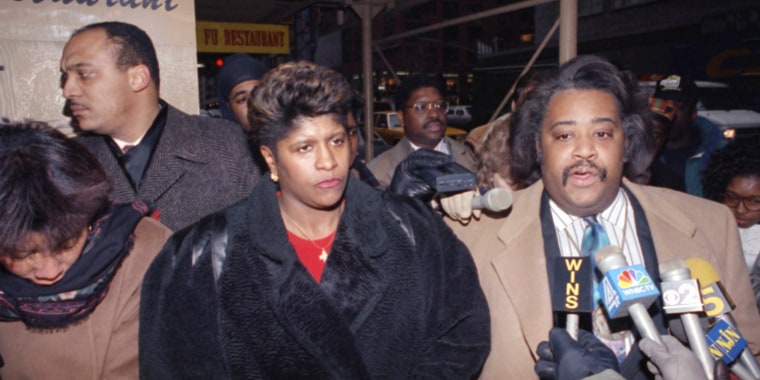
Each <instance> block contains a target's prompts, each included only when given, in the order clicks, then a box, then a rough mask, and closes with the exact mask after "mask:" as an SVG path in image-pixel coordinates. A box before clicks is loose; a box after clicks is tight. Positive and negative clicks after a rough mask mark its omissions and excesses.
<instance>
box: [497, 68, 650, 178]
mask: <svg viewBox="0 0 760 380" xmlns="http://www.w3.org/2000/svg"><path fill="white" fill-rule="evenodd" d="M566 90H600V91H604V92H606V93H609V94H610V95H612V96H613V97H614V98H615V102H616V103H617V106H618V111H619V112H620V119H621V121H622V124H623V134H624V135H625V141H626V146H625V153H624V161H625V163H626V171H627V172H628V171H630V172H633V173H636V172H641V171H643V170H645V168H646V167H647V166H648V165H649V163H650V161H651V158H652V150H653V147H654V142H653V137H652V134H651V131H650V129H649V124H647V122H646V121H645V120H644V117H643V115H644V114H645V110H646V96H645V93H644V92H643V91H641V90H640V89H639V86H638V82H637V81H636V78H635V76H634V75H633V73H631V72H629V71H625V70H620V69H618V67H616V66H615V65H614V64H612V63H610V62H609V61H608V60H606V59H604V58H601V57H597V56H593V55H584V56H578V57H576V58H574V59H572V60H570V61H568V62H566V63H565V64H563V65H562V66H560V68H559V69H558V71H557V72H556V73H555V74H554V75H543V76H542V78H541V80H540V81H539V83H538V84H537V85H536V87H535V88H533V90H531V91H529V92H528V94H527V95H526V97H525V101H524V102H523V103H522V104H521V105H520V106H519V107H518V108H517V110H516V111H515V114H514V115H513V116H512V117H511V118H510V119H511V124H510V125H511V127H510V128H511V130H510V137H509V145H510V148H511V150H512V179H513V180H514V181H516V182H517V183H519V184H521V185H522V186H529V185H531V184H533V183H534V182H536V181H537V180H538V179H539V178H541V166H540V165H541V160H540V155H539V154H538V152H537V150H536V143H537V142H538V141H539V139H540V137H541V123H542V121H543V118H544V115H545V114H546V111H547V108H548V106H549V102H550V101H551V99H552V97H553V96H554V95H556V94H557V93H559V92H562V91H566Z"/></svg>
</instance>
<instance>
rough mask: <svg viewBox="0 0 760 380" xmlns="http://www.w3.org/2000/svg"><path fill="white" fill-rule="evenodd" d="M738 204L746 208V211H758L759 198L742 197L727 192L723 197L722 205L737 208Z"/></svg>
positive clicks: (759, 206)
mask: <svg viewBox="0 0 760 380" xmlns="http://www.w3.org/2000/svg"><path fill="white" fill-rule="evenodd" d="M739 202H741V203H743V204H744V207H745V208H747V210H750V211H760V197H757V196H755V197H742V196H739V195H737V194H734V193H732V192H730V191H727V192H726V195H725V197H724V198H723V203H725V204H726V206H728V207H731V208H736V207H739Z"/></svg>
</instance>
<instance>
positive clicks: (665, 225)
mask: <svg viewBox="0 0 760 380" xmlns="http://www.w3.org/2000/svg"><path fill="white" fill-rule="evenodd" d="M625 184H626V186H627V187H628V188H629V189H630V190H631V192H632V193H633V195H634V197H635V198H636V199H637V200H638V201H639V203H640V204H641V207H642V208H643V210H644V213H645V214H646V218H647V222H648V224H649V228H650V230H651V233H652V236H653V241H654V246H655V250H656V253H657V259H658V262H664V261H667V260H671V259H674V258H684V259H685V258H689V257H699V258H703V259H706V260H708V261H710V262H711V263H712V264H713V266H714V267H715V269H716V270H717V271H718V273H719V275H720V277H721V281H722V283H723V285H724V286H725V287H726V289H727V292H728V293H729V294H730V295H731V297H733V299H734V301H735V303H736V310H734V312H733V313H732V315H733V316H734V318H735V320H736V322H737V324H738V326H739V329H740V331H741V332H742V334H743V335H744V337H745V338H746V339H747V340H748V341H749V342H750V347H751V349H752V352H753V353H755V354H757V353H758V351H760V345H759V344H760V315H758V311H757V308H756V307H755V303H754V301H755V298H754V296H753V293H752V288H751V286H750V282H749V274H748V272H747V265H746V263H744V261H743V256H742V251H741V244H740V241H739V233H738V230H737V227H736V221H735V220H734V218H733V216H732V214H731V212H730V211H729V210H728V208H726V207H725V206H723V205H721V204H718V203H715V202H711V201H707V200H704V199H701V198H697V197H693V196H690V195H686V194H684V193H680V192H676V191H672V190H668V189H664V188H655V187H649V186H640V185H636V184H632V183H630V182H628V181H625ZM543 190H544V187H543V183H542V182H541V181H538V182H537V183H535V184H533V185H532V186H530V187H528V188H526V189H524V190H521V191H518V192H515V194H514V203H513V206H512V211H511V213H510V214H509V216H507V217H501V218H492V217H489V216H487V215H483V217H481V219H480V220H479V221H477V220H473V221H472V222H471V223H469V224H468V225H467V226H463V225H461V224H459V223H457V222H453V221H451V220H448V219H447V223H448V224H449V226H451V227H452V229H453V230H454V232H455V233H456V234H457V236H458V237H459V238H460V239H461V240H462V241H463V242H464V243H465V245H467V247H468V248H469V249H470V252H471V254H472V256H473V258H474V260H475V265H476V266H477V268H478V274H479V276H480V283H481V286H482V288H483V292H484V293H485V295H486V299H487V300H488V304H489V308H490V311H491V353H490V355H489V357H488V359H487V360H486V363H485V366H484V369H483V372H482V374H481V377H482V378H484V379H504V378H507V377H508V378H514V379H529V378H536V375H535V373H534V370H533V366H534V364H535V361H536V360H537V358H536V353H535V351H536V347H537V346H538V344H539V343H540V342H541V341H545V340H547V339H548V335H549V330H550V329H551V328H552V326H553V325H552V324H553V321H552V306H551V296H550V291H549V282H548V275H547V271H546V258H545V255H544V252H543V250H544V241H543V237H542V233H541V220H540V215H539V213H540V204H541V194H542V192H543Z"/></svg>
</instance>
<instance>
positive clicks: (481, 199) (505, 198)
mask: <svg viewBox="0 0 760 380" xmlns="http://www.w3.org/2000/svg"><path fill="white" fill-rule="evenodd" d="M510 206H512V191H510V190H509V189H502V188H495V189H491V190H488V191H487V192H486V193H485V194H483V195H481V196H478V197H475V198H472V208H477V209H486V210H489V211H493V212H500V211H504V210H506V209H508V208H509V207H510Z"/></svg>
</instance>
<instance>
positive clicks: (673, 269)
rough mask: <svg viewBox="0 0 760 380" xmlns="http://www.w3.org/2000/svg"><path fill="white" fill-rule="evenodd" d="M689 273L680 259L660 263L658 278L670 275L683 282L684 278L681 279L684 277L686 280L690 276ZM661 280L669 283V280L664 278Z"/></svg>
mask: <svg viewBox="0 0 760 380" xmlns="http://www.w3.org/2000/svg"><path fill="white" fill-rule="evenodd" d="M689 272H690V271H689V267H687V266H686V262H685V261H684V260H681V259H673V260H668V261H665V262H663V263H660V277H662V276H663V275H669V274H670V275H673V276H678V277H679V278H677V280H683V279H684V278H681V277H682V276H684V275H685V276H686V277H687V278H690V277H691V274H690V273H689ZM663 280H665V281H670V279H664V278H663Z"/></svg>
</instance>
